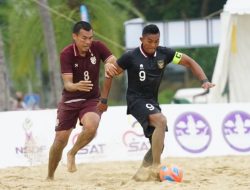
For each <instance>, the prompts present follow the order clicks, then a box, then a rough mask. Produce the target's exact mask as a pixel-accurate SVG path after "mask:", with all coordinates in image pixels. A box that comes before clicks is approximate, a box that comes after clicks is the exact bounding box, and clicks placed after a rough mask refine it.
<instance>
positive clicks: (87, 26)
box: [72, 21, 92, 34]
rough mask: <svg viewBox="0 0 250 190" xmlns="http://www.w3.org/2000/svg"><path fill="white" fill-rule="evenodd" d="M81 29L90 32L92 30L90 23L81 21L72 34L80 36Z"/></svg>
mask: <svg viewBox="0 0 250 190" xmlns="http://www.w3.org/2000/svg"><path fill="white" fill-rule="evenodd" d="M81 29H83V30H86V31H90V30H92V26H91V25H90V24H89V23H88V22H85V21H79V22H77V23H75V25H74V26H73V30H72V32H73V33H75V34H79V32H80V30H81Z"/></svg>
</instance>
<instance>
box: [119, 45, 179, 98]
mask: <svg viewBox="0 0 250 190" xmlns="http://www.w3.org/2000/svg"><path fill="white" fill-rule="evenodd" d="M175 53H176V51H175V50H173V49H170V48H166V47H161V46H159V47H158V48H157V50H156V52H155V54H154V56H152V57H149V56H147V55H145V54H144V52H143V51H142V49H141V47H138V48H135V49H134V50H131V51H128V52H126V53H124V54H123V55H122V56H121V57H120V58H119V59H118V60H117V63H118V65H119V66H120V67H121V68H122V69H124V70H127V76H128V88H127V99H130V100H132V99H134V98H135V99H137V98H146V99H154V100H155V101H157V100H158V89H159V86H160V83H161V80H162V76H163V74H164V69H165V67H166V65H167V64H168V63H170V62H171V61H172V60H173V58H174V56H175Z"/></svg>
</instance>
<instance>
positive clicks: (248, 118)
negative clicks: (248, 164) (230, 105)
mask: <svg viewBox="0 0 250 190" xmlns="http://www.w3.org/2000/svg"><path fill="white" fill-rule="evenodd" d="M222 133H223V136H224V139H225V140H226V142H227V143H228V144H229V146H230V147H231V148H233V149H235V150H237V151H240V152H247V151H250V115H249V114H247V113H246V112H243V111H234V112H231V113H230V114H228V115H227V116H226V117H225V119H224V121H223V124H222Z"/></svg>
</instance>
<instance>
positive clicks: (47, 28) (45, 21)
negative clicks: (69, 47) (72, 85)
mask: <svg viewBox="0 0 250 190" xmlns="http://www.w3.org/2000/svg"><path fill="white" fill-rule="evenodd" d="M38 5H39V10H40V15H41V20H42V25H43V32H44V39H45V44H46V49H47V54H48V65H49V77H50V83H51V85H50V87H51V92H52V96H51V99H50V101H51V104H52V105H53V106H56V103H57V102H59V100H60V97H61V88H62V84H61V77H60V73H59V66H58V55H57V46H56V41H55V35H54V29H53V24H52V20H51V16H50V12H49V11H48V9H46V7H48V3H47V0H39V1H38Z"/></svg>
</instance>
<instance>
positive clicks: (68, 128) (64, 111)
mask: <svg viewBox="0 0 250 190" xmlns="http://www.w3.org/2000/svg"><path fill="white" fill-rule="evenodd" d="M70 108H71V107H70V106H69V105H67V104H64V103H59V105H58V110H57V124H56V128H55V131H56V134H55V139H54V142H53V144H52V146H51V148H50V152H49V164H48V176H47V179H50V180H51V179H53V178H54V173H55V170H56V168H57V166H58V163H59V161H60V160H61V158H62V153H63V149H64V147H65V146H66V145H67V143H68V139H69V136H70V134H71V132H72V130H73V128H74V127H75V125H76V122H77V119H78V114H79V110H75V109H73V110H72V109H70Z"/></svg>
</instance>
